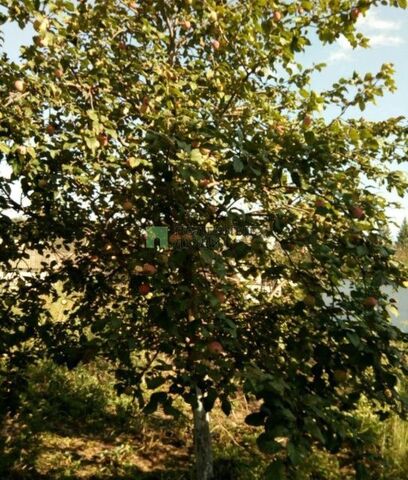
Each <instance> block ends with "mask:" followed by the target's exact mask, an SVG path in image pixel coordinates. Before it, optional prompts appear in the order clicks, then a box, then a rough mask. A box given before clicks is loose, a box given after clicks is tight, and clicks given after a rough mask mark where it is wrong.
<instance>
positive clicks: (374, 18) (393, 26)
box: [357, 10, 401, 31]
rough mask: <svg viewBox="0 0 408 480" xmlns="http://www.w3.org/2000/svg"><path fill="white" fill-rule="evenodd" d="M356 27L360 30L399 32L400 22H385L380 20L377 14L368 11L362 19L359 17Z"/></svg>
mask: <svg viewBox="0 0 408 480" xmlns="http://www.w3.org/2000/svg"><path fill="white" fill-rule="evenodd" d="M357 26H358V27H361V30H377V31H378V30H382V31H384V30H392V31H395V30H399V29H400V28H401V22H396V21H394V20H385V19H383V18H381V16H380V15H379V14H378V12H376V11H373V10H370V11H368V12H367V14H366V15H365V16H364V17H360V19H359V21H358V23H357Z"/></svg>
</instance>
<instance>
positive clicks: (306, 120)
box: [303, 115, 313, 128]
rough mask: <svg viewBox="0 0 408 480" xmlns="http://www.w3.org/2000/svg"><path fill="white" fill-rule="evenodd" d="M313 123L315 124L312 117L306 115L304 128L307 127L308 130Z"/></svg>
mask: <svg viewBox="0 0 408 480" xmlns="http://www.w3.org/2000/svg"><path fill="white" fill-rule="evenodd" d="M312 122H313V119H312V117H311V116H310V115H305V116H304V117H303V126H304V127H306V128H308V127H310V125H311V124H312Z"/></svg>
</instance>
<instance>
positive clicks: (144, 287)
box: [138, 283, 150, 295]
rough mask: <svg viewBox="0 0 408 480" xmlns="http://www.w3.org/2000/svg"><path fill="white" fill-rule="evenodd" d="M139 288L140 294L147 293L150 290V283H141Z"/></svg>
mask: <svg viewBox="0 0 408 480" xmlns="http://www.w3.org/2000/svg"><path fill="white" fill-rule="evenodd" d="M138 290H139V293H140V295H147V294H148V293H149V292H150V285H149V284H148V283H141V284H140V285H139V288H138Z"/></svg>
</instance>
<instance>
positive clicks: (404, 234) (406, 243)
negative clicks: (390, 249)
mask: <svg viewBox="0 0 408 480" xmlns="http://www.w3.org/2000/svg"><path fill="white" fill-rule="evenodd" d="M397 247H398V248H400V249H402V250H403V249H406V248H408V222H407V219H406V218H404V221H403V222H402V225H401V228H400V231H399V232H398V237H397Z"/></svg>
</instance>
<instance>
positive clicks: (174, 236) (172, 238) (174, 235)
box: [169, 232, 182, 243]
mask: <svg viewBox="0 0 408 480" xmlns="http://www.w3.org/2000/svg"><path fill="white" fill-rule="evenodd" d="M181 239H182V235H181V234H180V233H177V232H175V233H172V234H171V235H170V237H169V241H170V243H177V242H179V241H180V240H181Z"/></svg>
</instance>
